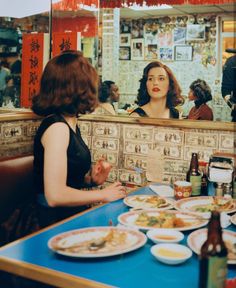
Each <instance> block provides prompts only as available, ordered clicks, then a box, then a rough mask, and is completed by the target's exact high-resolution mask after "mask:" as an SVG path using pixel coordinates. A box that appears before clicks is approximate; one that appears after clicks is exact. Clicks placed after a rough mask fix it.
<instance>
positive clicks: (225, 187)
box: [223, 183, 233, 196]
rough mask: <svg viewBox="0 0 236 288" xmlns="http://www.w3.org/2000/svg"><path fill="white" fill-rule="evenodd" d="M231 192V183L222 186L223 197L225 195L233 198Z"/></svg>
mask: <svg viewBox="0 0 236 288" xmlns="http://www.w3.org/2000/svg"><path fill="white" fill-rule="evenodd" d="M232 192H233V189H232V184H231V183H224V185H223V196H225V195H229V196H233V195H232Z"/></svg>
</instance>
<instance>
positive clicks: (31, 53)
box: [21, 33, 48, 107]
mask: <svg viewBox="0 0 236 288" xmlns="http://www.w3.org/2000/svg"><path fill="white" fill-rule="evenodd" d="M45 36H47V35H46V34H43V33H39V34H24V35H23V47H22V63H24V64H23V67H22V80H21V95H22V97H21V107H30V106H31V102H32V97H33V96H34V95H35V94H36V93H38V92H39V86H40V79H41V75H42V71H43V67H44V63H46V62H47V61H48V55H46V54H47V53H44V47H48V43H47V44H46V43H45Z"/></svg>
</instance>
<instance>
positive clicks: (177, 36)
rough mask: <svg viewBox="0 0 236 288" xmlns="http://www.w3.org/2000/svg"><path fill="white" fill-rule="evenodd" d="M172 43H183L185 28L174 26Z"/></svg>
mask: <svg viewBox="0 0 236 288" xmlns="http://www.w3.org/2000/svg"><path fill="white" fill-rule="evenodd" d="M173 40H174V44H185V40H186V28H185V27H175V28H174V32H173Z"/></svg>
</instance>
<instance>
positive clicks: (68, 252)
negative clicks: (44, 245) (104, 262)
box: [48, 226, 147, 258]
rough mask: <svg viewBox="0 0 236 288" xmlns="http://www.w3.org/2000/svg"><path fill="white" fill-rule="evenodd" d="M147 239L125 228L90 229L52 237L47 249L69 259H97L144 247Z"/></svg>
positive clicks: (141, 234)
mask: <svg viewBox="0 0 236 288" xmlns="http://www.w3.org/2000/svg"><path fill="white" fill-rule="evenodd" d="M146 241H147V237H146V235H145V234H143V233H142V232H140V231H136V230H132V229H128V228H125V227H110V226H109V227H106V226H104V227H90V228H82V229H77V230H71V231H68V232H64V233H61V234H58V235H56V236H54V237H52V238H51V239H50V240H49V241H48V247H49V249H51V250H52V251H54V252H56V253H58V254H61V255H65V256H70V257H78V258H97V257H108V256H115V255H119V254H123V253H127V252H130V251H133V250H136V249H138V248H140V247H142V246H143V245H145V243H146Z"/></svg>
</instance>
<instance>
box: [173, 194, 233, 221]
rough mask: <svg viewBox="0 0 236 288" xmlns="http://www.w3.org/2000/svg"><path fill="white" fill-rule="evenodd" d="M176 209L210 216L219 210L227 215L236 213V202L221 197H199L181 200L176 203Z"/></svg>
mask: <svg viewBox="0 0 236 288" xmlns="http://www.w3.org/2000/svg"><path fill="white" fill-rule="evenodd" d="M175 208H176V209H177V210H179V211H189V212H193V213H198V214H204V215H205V216H206V217H209V216H210V212H211V211H213V210H218V211H220V212H225V213H227V214H228V213H233V212H235V211H236V200H235V199H232V198H225V197H220V196H215V197H214V196H199V197H189V198H184V199H180V200H178V201H176V202H175Z"/></svg>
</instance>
